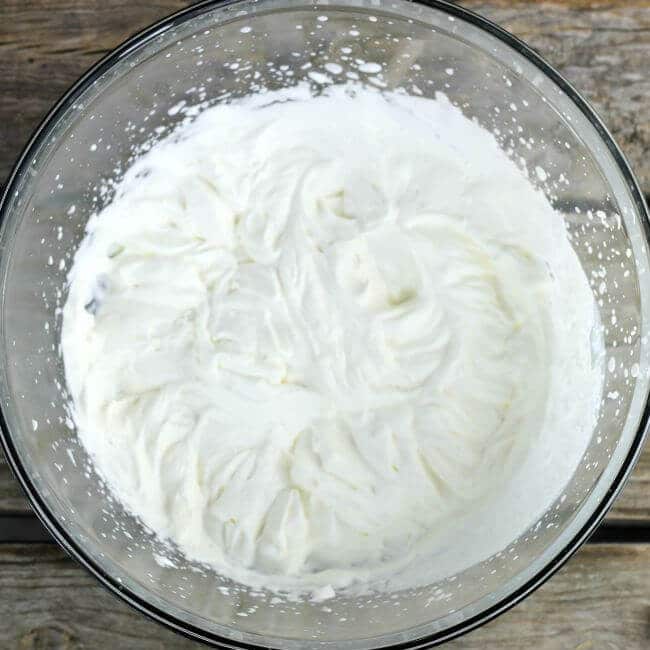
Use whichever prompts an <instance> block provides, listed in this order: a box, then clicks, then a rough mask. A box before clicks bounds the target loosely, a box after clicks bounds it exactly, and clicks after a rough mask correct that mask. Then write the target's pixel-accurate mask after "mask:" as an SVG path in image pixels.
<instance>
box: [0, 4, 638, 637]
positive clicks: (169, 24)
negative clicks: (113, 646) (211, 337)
mask: <svg viewBox="0 0 650 650" xmlns="http://www.w3.org/2000/svg"><path fill="white" fill-rule="evenodd" d="M239 1H240V0H202V1H201V2H198V3H196V4H194V5H191V6H189V7H187V8H185V9H181V10H180V11H177V12H175V13H173V14H171V15H169V16H167V17H166V18H163V19H161V20H159V21H158V22H155V23H153V24H152V25H150V26H149V27H146V28H145V29H143V30H141V31H139V32H137V33H136V34H134V35H133V36H131V37H130V38H128V39H126V40H125V41H124V42H123V43H122V44H120V45H118V46H117V47H116V48H115V49H114V50H112V51H111V52H109V53H108V54H107V55H106V56H104V57H103V58H102V59H100V60H99V61H98V62H97V63H95V64H94V65H93V66H92V67H91V68H89V70H88V71H87V72H86V73H85V74H84V75H82V76H81V77H80V78H79V79H78V80H77V81H76V82H75V83H74V84H73V85H72V86H71V87H70V88H69V89H68V90H67V92H66V93H65V94H64V95H63V96H62V97H61V98H60V99H59V101H58V102H57V103H56V104H55V105H54V106H53V107H52V109H51V110H50V111H49V112H48V113H47V115H46V116H45V117H44V118H43V120H42V121H41V123H40V124H39V125H38V126H37V127H36V129H35V131H34V132H33V134H32V136H31V138H30V139H29V141H28V142H27V144H26V145H25V147H24V149H23V151H22V152H21V154H20V156H19V158H18V160H17V162H16V163H15V165H14V167H13V169H12V171H11V173H10V175H9V178H8V180H7V183H6V185H5V187H4V191H3V193H2V196H0V226H3V225H4V224H5V222H6V220H7V219H8V212H9V203H10V200H9V199H10V197H11V196H12V195H13V193H14V192H15V187H16V186H17V184H18V181H19V179H20V178H21V176H22V174H23V172H24V171H25V169H26V168H27V167H28V166H29V165H30V162H31V160H32V159H33V157H34V154H35V152H36V151H38V149H39V147H40V146H41V144H42V143H43V142H44V141H45V140H46V139H47V137H48V133H49V131H50V127H51V126H53V125H55V124H56V123H57V121H58V120H59V118H60V117H61V115H62V114H63V113H64V112H65V111H66V110H67V109H68V108H69V107H70V106H71V105H72V104H74V102H75V101H76V100H77V98H78V97H79V96H80V95H81V94H82V93H83V92H84V91H85V90H86V89H87V88H88V87H89V86H91V85H92V84H93V83H94V82H95V80H96V79H97V78H99V77H100V76H101V75H102V74H104V73H105V72H107V71H108V70H110V69H111V68H112V67H113V66H114V65H116V64H117V63H118V62H119V61H120V60H121V59H122V58H123V57H125V56H127V55H128V54H129V52H131V51H132V50H133V49H137V48H139V47H140V46H141V45H143V44H145V43H147V42H149V41H151V40H152V39H154V38H155V37H156V36H158V35H160V34H161V33H163V32H164V31H167V30H168V29H173V28H174V27H176V26H178V25H180V24H181V23H184V22H185V21H187V20H190V19H192V18H193V17H195V16H198V15H200V14H202V13H204V12H206V11H210V10H212V9H215V8H218V7H225V6H228V5H235V4H237V3H238V2H239ZM411 1H412V2H414V3H415V4H420V5H424V6H428V7H431V8H433V9H436V10H439V11H442V12H445V13H447V14H448V15H450V16H453V17H455V18H460V19H462V20H464V21H466V22H468V23H470V24H471V25H473V26H475V27H478V28H479V29H482V30H483V31H485V32H487V33H488V34H490V35H492V36H494V37H496V38H497V39H499V40H500V41H501V42H502V43H504V44H505V45H507V46H509V47H511V48H512V49H514V50H515V51H516V52H518V53H519V54H521V55H522V56H524V57H525V58H526V59H527V60H528V61H529V62H530V63H532V64H533V65H535V66H536V67H537V68H538V69H539V70H540V71H541V72H542V73H543V74H544V75H545V76H547V77H548V78H549V79H550V80H551V81H553V82H554V83H555V84H556V85H557V86H558V87H559V88H560V89H561V90H562V91H563V92H564V93H565V95H566V96H567V97H568V98H569V99H570V100H571V101H572V102H573V104H574V105H575V106H576V107H577V108H578V109H579V110H580V112H582V113H583V115H584V116H585V117H586V118H587V119H588V120H589V122H590V123H591V125H592V126H593V127H594V128H595V129H596V131H597V133H598V135H599V136H600V138H601V140H602V143H603V144H604V145H605V146H606V147H607V149H608V151H609V153H610V154H611V156H612V158H613V160H614V161H615V163H616V165H617V166H618V169H619V171H620V172H621V174H622V176H623V178H624V179H625V181H626V184H627V186H628V189H629V190H630V193H631V197H632V199H633V201H634V204H635V207H636V209H637V210H638V213H639V215H640V223H641V226H642V228H643V232H644V235H645V238H646V241H647V242H648V244H649V245H650V216H649V213H648V208H647V206H646V203H645V200H644V197H643V193H642V191H641V189H640V186H639V183H638V181H637V180H636V177H635V176H634V173H633V172H632V169H631V167H630V165H629V163H628V161H627V160H626V158H625V155H624V154H623V152H622V151H621V149H620V148H619V147H618V145H617V144H616V142H615V140H614V138H613V136H612V135H611V133H610V132H609V130H608V129H607V127H606V126H605V124H604V123H603V121H602V120H601V119H600V117H599V116H598V114H597V113H596V112H595V110H594V109H593V108H592V107H591V105H590V104H589V103H588V102H587V101H586V100H585V99H584V98H583V97H582V96H581V95H580V93H579V92H578V91H577V90H576V89H575V88H574V87H573V86H572V85H571V84H570V83H569V82H568V81H567V80H566V79H565V78H564V77H563V76H562V75H561V74H560V73H559V72H558V71H557V70H555V68H554V67H553V66H551V65H550V64H549V63H548V62H547V61H545V60H544V59H543V58H542V57H541V56H540V55H539V54H537V53H536V52H535V51H534V50H533V49H531V48H530V47H529V46H528V45H526V44H525V43H524V42H523V41H521V40H520V39H518V38H517V37H516V36H514V35H512V34H511V33H510V32H507V31H506V30H505V29H503V28H501V27H499V26H498V25H496V24H495V23H493V22H492V21H490V20H488V19H487V18H484V17H483V16H480V15H479V14H476V13H474V12H473V11H471V10H469V9H466V8H464V7H461V6H458V5H456V4H452V3H451V2H449V1H447V0H411ZM314 4H317V2H315V3H314ZM262 5H263V0H262V2H261V3H260V5H258V6H262ZM0 309H4V306H3V305H2V306H0ZM649 428H650V394H649V395H646V399H645V406H644V409H643V412H642V415H641V420H640V423H639V427H638V430H637V432H636V435H635V437H634V439H633V441H632V443H631V445H630V448H629V450H628V453H627V455H626V457H625V460H624V462H623V464H622V466H621V469H620V471H619V472H618V474H617V475H616V477H615V478H614V479H613V480H612V482H611V485H610V486H609V488H608V490H607V492H606V494H605V497H604V498H603V499H602V500H601V502H600V503H599V504H598V507H597V508H596V509H595V511H594V512H593V514H592V515H591V517H590V518H589V519H588V520H587V522H586V523H585V525H584V526H583V527H582V529H581V530H580V531H579V532H578V533H577V534H576V535H575V536H574V537H573V538H572V539H570V540H569V541H568V542H567V543H566V545H565V546H564V547H563V548H562V549H561V550H560V551H559V552H558V553H557V555H556V556H555V557H553V558H552V559H551V560H550V561H549V562H548V563H547V564H546V565H545V566H544V567H542V568H541V569H540V570H539V571H538V572H537V574H535V575H534V576H533V577H532V578H531V579H530V580H529V581H528V582H526V583H525V584H524V585H522V586H521V587H520V588H519V589H516V590H515V591H513V592H511V593H510V594H508V595H506V596H505V597H504V598H502V599H501V600H500V601H499V602H496V603H495V604H494V605H492V606H491V607H489V608H487V609H485V610H484V611H483V612H481V613H479V614H476V615H475V616H472V617H470V618H468V619H466V620H465V621H463V622H462V623H459V624H457V625H455V626H452V627H450V628H447V629H445V630H441V631H439V632H436V633H435V634H432V635H429V636H427V637H423V638H419V639H414V640H412V641H409V642H405V643H398V644H393V645H391V646H386V647H385V648H384V649H383V650H415V649H424V648H431V647H434V646H437V645H439V644H441V643H444V642H446V641H449V640H451V639H454V638H456V637H459V636H461V635H463V634H466V633H467V632H469V631H471V630H474V629H476V628H477V627H480V626H481V625H484V624H485V623H488V622H489V621H491V620H493V619H494V618H496V617H497V616H499V615H500V614H502V613H503V612H505V611H507V610H508V609H510V608H511V607H513V606H514V605H516V604H517V603H519V602H520V601H521V600H523V599H524V598H525V597H526V596H528V595H529V594H531V593H532V592H533V591H535V590H536V589H538V588H539V587H540V586H541V585H543V584H544V583H545V582H546V581H547V580H548V579H549V578H550V577H551V576H552V575H553V574H554V573H555V572H556V571H558V570H559V569H560V568H561V567H562V566H563V565H564V563H565V562H566V561H567V560H568V559H569V558H570V557H571V556H572V555H573V554H574V553H575V552H576V551H577V550H578V549H579V548H580V546H582V544H584V543H585V542H586V541H587V539H588V538H589V537H590V536H591V535H592V533H593V532H594V531H595V530H596V528H598V525H599V524H600V523H601V521H602V520H603V518H604V517H605V515H606V514H607V511H608V510H609V509H610V508H611V506H612V504H613V503H614V501H615V499H616V497H617V496H618V494H619V493H620V491H621V490H622V488H623V486H624V484H625V481H626V480H627V478H628V477H629V475H630V473H631V472H632V470H633V469H634V466H635V464H636V461H637V459H638V457H639V455H640V453H641V451H642V449H643V445H644V442H645V438H646V435H647V434H648V429H649ZM0 444H1V446H2V449H3V451H4V453H5V457H6V459H7V462H8V464H9V466H10V467H11V469H12V471H13V473H14V475H15V476H16V478H17V479H18V481H19V483H20V485H21V487H22V489H23V491H24V492H25V494H26V495H27V498H28V500H29V503H30V506H31V507H32V509H33V511H34V513H35V514H36V515H37V517H38V518H39V519H40V521H41V523H42V524H43V525H44V526H45V528H46V529H47V530H48V532H49V533H50V534H51V535H52V537H53V538H54V539H55V540H56V542H57V543H58V544H59V545H60V546H61V547H62V548H63V549H64V550H65V551H66V552H67V553H68V554H69V555H70V556H72V557H73V558H74V559H75V560H76V561H77V562H79V563H80V564H81V565H82V566H83V567H84V568H85V569H86V570H88V571H89V572H90V573H91V574H92V575H94V576H95V578H97V580H99V582H100V583H101V584H102V585H103V586H104V587H106V588H107V589H108V590H109V591H111V592H112V593H113V594H115V595H116V596H117V597H119V598H120V599H121V600H123V601H124V602H126V603H127V604H129V605H130V606H131V607H133V608H134V609H136V610H137V611H139V612H141V613H142V614H144V615H146V616H147V617H149V618H150V619H152V620H154V621H157V622H159V623H162V624H163V625H165V626H166V627H168V628H170V629H172V630H174V631H175V632H177V633H180V634H182V635H183V636H186V637H188V638H190V639H192V640H194V641H199V642H202V643H206V644H209V645H212V646H215V647H221V648H232V649H237V648H239V649H244V650H260V649H261V648H263V647H269V646H256V645H251V644H249V643H244V642H239V641H235V640H232V639H226V638H224V637H221V636H219V635H217V634H214V633H211V632H208V631H206V630H203V629H201V628H198V627H196V626H194V625H191V624H189V623H186V622H184V621H182V620H180V619H179V618H177V617H175V616H173V615H171V614H170V613H169V612H166V611H164V610H162V609H160V608H157V607H154V606H152V605H151V604H150V603H148V602H147V601H145V600H143V599H142V598H140V597H138V596H137V595H136V594H134V593H132V592H131V591H130V590H129V589H127V588H125V587H124V585H122V584H120V583H119V582H118V581H117V580H115V579H114V578H113V577H112V576H111V575H109V574H108V573H106V571H104V569H103V568H102V567H101V566H100V565H99V564H97V563H96V562H95V561H94V560H93V559H92V558H91V557H90V555H89V554H88V553H87V552H86V551H85V550H84V548H82V546H81V545H79V544H78V543H77V542H75V541H74V539H73V538H72V536H71V535H70V534H69V533H68V532H67V531H66V529H65V526H64V525H62V524H61V522H59V521H57V520H56V518H55V517H54V516H53V514H52V512H50V510H49V508H48V506H47V504H46V503H45V501H44V500H43V498H42V497H41V495H40V494H39V493H38V490H37V489H36V487H35V485H34V484H33V483H32V481H31V480H30V478H29V475H28V472H27V471H26V468H25V466H24V465H23V463H22V461H21V460H20V458H19V455H18V452H17V449H16V447H15V445H14V444H13V442H12V435H11V432H10V431H9V427H8V426H7V422H6V419H5V417H4V412H3V409H2V404H0Z"/></svg>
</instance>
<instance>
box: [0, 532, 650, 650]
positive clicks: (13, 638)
mask: <svg viewBox="0 0 650 650" xmlns="http://www.w3.org/2000/svg"><path fill="white" fill-rule="evenodd" d="M0 594H2V598H0V647H2V648H8V649H9V648H16V649H27V648H57V649H59V648H60V649H63V648H65V649H66V650H73V649H77V648H111V649H112V650H121V649H122V648H124V649H126V648H139V649H140V650H154V649H158V650H159V649H161V648H179V649H183V648H190V647H196V648H198V647H199V646H198V645H196V644H193V643H192V642H190V641H188V640H186V639H183V638H181V637H180V636H176V635H174V634H173V633H172V632H169V631H168V630H166V629H164V628H163V627H162V626H160V625H157V624H155V623H152V622H150V621H148V620H147V619H145V618H144V617H143V616H141V615H140V614H138V613H137V612H135V611H133V610H131V609H130V608H128V607H127V606H126V605H124V604H123V603H122V602H120V601H118V599H117V598H114V597H113V596H112V595H110V594H109V593H108V592H107V591H105V590H104V589H103V588H102V587H100V586H99V585H98V584H97V582H96V581H95V579H94V578H92V577H91V576H90V575H88V574H87V573H86V572H85V571H84V570H83V569H82V568H80V567H78V566H77V565H76V564H75V563H74V562H72V560H70V559H68V558H67V556H65V555H64V553H63V552H62V551H61V550H59V549H58V548H57V547H55V546H51V545H37V544H34V545H24V544H23V545H21V544H6V545H1V546H0ZM648 647H650V545H616V546H614V545H607V544H602V545H591V546H587V547H585V548H584V549H583V550H582V551H580V553H579V554H578V555H577V556H576V557H575V558H574V559H573V560H572V561H571V562H570V563H569V564H568V565H567V566H566V567H565V568H564V569H562V570H561V571H560V572H559V573H558V574H557V575H556V576H555V577H554V578H553V579H552V580H551V581H550V582H548V583H547V584H545V585H544V586H543V587H541V589H539V591H537V592H536V593H535V594H533V595H532V596H531V597H530V598H528V599H526V600H525V601H524V602H523V603H521V604H520V605H518V606H517V607H516V608H515V609H513V610H511V611H509V612H508V613H506V614H504V615H503V616H501V617H500V618H498V619H497V620H496V621H493V622H492V623H489V624H488V625H486V626H484V627H482V628H480V629H478V630H476V631H474V632H472V633H471V634H469V635H467V636H465V637H462V638H461V639H458V640H456V641H454V642H452V643H450V644H449V645H446V646H445V648H450V650H485V649H486V648H499V649H500V650H522V649H523V648H536V649H537V650H565V649H569V648H570V649H573V650H605V649H611V650H614V649H620V650H647V648H648Z"/></svg>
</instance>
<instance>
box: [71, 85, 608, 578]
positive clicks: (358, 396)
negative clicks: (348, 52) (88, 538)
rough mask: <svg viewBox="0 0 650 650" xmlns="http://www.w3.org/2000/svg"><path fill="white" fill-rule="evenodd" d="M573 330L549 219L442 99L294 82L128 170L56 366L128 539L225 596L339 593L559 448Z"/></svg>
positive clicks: (580, 346) (94, 239)
mask: <svg viewBox="0 0 650 650" xmlns="http://www.w3.org/2000/svg"><path fill="white" fill-rule="evenodd" d="M593 313H594V309H593V298H592V295H591V291H590V289H589V286H588V283H587V280H586V278H585V277H584V274H583V272H582V270H581V268H580V264H579V262H578V259H577V257H576V255H575V253H574V251H573V249H572V248H571V245H570V243H569V241H568V239H567V235H566V231H565V227H564V222H563V219H562V217H561V215H559V214H557V213H555V212H554V211H553V210H552V208H551V207H550V205H549V203H548V201H547V199H546V198H545V196H544V195H543V193H542V192H540V191H538V190H536V189H535V188H534V187H533V185H532V184H531V183H530V182H529V180H528V179H527V177H526V175H525V174H524V173H523V172H522V171H521V170H520V169H518V168H517V166H516V165H515V164H514V163H513V162H512V161H511V160H510V159H509V158H508V157H507V155H506V154H505V153H504V152H503V151H502V150H501V149H500V148H499V146H498V144H497V142H496V141H495V139H494V138H493V136H492V135H491V134H490V133H488V132H487V131H485V130H484V129H482V128H481V127H480V126H479V125H478V124H476V123H474V122H472V121H470V120H469V119H467V118H466V117H465V116H464V115H463V114H462V112H461V111H460V110H459V109H457V108H455V107H454V106H452V105H451V104H450V103H449V101H448V100H447V99H446V98H445V97H444V96H443V95H439V96H437V98H436V100H435V101H434V100H430V99H424V98H415V97H409V96H406V95H402V94H393V93H379V92H376V91H372V90H369V89H364V88H361V87H354V86H339V87H332V88H330V89H329V90H328V91H327V92H325V93H324V94H322V95H320V96H318V97H312V96H311V95H310V94H309V91H308V90H307V89H306V88H302V87H298V88H296V89H293V90H285V91H281V92H276V93H266V94H264V95H262V96H258V97H254V98H248V99H245V100H241V101H238V102H233V103H232V104H230V105H221V106H216V107H213V108H210V109H207V110H205V111H204V112H203V113H202V114H201V115H200V116H199V117H198V118H197V119H196V120H195V121H194V122H193V123H192V124H189V125H186V126H184V127H183V128H182V129H180V130H179V131H178V132H177V133H175V134H174V135H173V136H172V137H168V138H166V139H165V140H163V141H162V142H159V143H158V144H156V145H155V146H154V147H153V148H152V149H151V150H150V151H149V152H148V153H146V154H145V155H143V156H142V157H141V158H140V159H139V160H138V161H137V162H136V163H135V164H133V166H132V167H131V168H130V169H129V170H128V172H127V173H126V175H125V177H124V179H123V181H122V182H121V183H120V184H119V186H118V188H117V191H116V193H115V196H114V198H113V200H112V202H111V203H110V204H109V205H107V206H106V207H105V208H104V209H103V210H102V211H101V213H99V214H98V215H96V216H94V217H93V218H92V219H91V220H90V222H89V224H88V232H87V235H86V237H85V239H84V241H83V242H82V244H81V246H80V248H79V251H78V253H77V255H76V258H75V263H74V266H73V268H72V271H71V273H70V289H69V295H68V299H67V303H66V305H65V309H64V318H63V331H62V352H63V357H64V362H65V368H66V377H67V382H68V386H69V389H70V393H71V395H72V399H73V408H74V418H75V421H76V424H77V428H78V432H79V436H80V438H81V440H82V442H83V444H84V445H85V447H86V449H87V450H88V452H89V453H90V455H91V457H92V458H93V460H94V462H95V464H96V466H97V469H98V470H99V472H100V474H101V475H102V476H103V477H104V478H105V479H106V481H107V483H108V486H109V487H110V488H111V490H112V491H113V492H114V494H115V495H116V496H117V497H118V498H119V499H120V500H121V501H122V502H123V503H124V504H125V505H126V507H127V508H128V509H129V510H130V511H132V512H133V513H134V514H136V515H137V516H139V517H140V518H141V519H142V521H143V522H144V523H145V524H146V525H147V526H148V527H149V528H151V529H152V530H153V531H155V532H157V533H158V534H159V535H160V536H161V537H163V538H167V539H170V540H172V541H173V542H174V543H175V544H177V545H178V546H179V547H180V549H182V551H183V552H184V553H185V554H186V555H187V556H188V557H189V558H191V559H193V560H197V561H200V562H205V563H208V564H210V565H212V566H214V567H215V568H216V569H217V570H218V571H220V572H221V573H223V574H225V575H227V576H229V577H233V578H234V579H236V580H240V581H242V582H244V583H247V584H252V585H261V586H267V587H271V588H279V589H283V588H292V589H295V588H297V589H301V588H305V589H306V588H312V587H314V586H317V585H330V584H331V585H333V586H334V587H336V588H339V587H343V586H346V585H350V584H351V583H354V582H355V581H366V582H368V581H373V580H377V579H380V578H383V577H385V576H388V575H390V574H391V573H394V572H397V571H399V570H400V569H401V568H403V567H406V566H407V565H409V564H412V563H413V562H414V561H415V559H416V558H417V557H419V556H421V555H423V554H424V555H426V554H427V553H430V552H432V551H433V550H434V549H435V546H436V540H437V539H438V538H439V537H440V534H441V533H442V532H444V531H448V530H450V527H453V526H452V523H453V522H454V521H457V520H458V519H459V517H461V516H462V517H464V518H466V517H467V515H468V513H472V512H485V511H486V508H487V509H489V504H490V501H491V499H494V498H496V495H498V494H502V493H503V492H504V490H505V491H507V489H508V488H507V486H508V485H509V483H510V482H511V481H512V479H513V476H514V475H515V474H516V472H517V468H520V467H522V466H523V465H525V463H526V459H527V458H528V457H529V451H530V449H531V448H534V447H535V444H536V443H537V441H538V440H540V439H541V438H544V436H546V437H547V438H548V432H549V431H550V432H551V434H554V433H555V432H556V431H557V434H558V435H560V434H564V435H569V436H570V435H572V431H566V430H562V428H561V427H562V426H563V425H564V423H563V422H562V420H561V418H562V414H561V413H559V412H558V409H557V403H558V399H560V396H561V395H562V394H563V391H564V390H566V389H567V387H568V388H569V389H571V386H582V385H583V384H585V383H586V382H588V381H592V384H594V385H595V384H598V382H597V381H595V382H594V381H593V379H594V377H595V375H594V370H593V369H592V367H591V354H590V349H589V345H590V343H589V335H590V332H591V328H592V325H593ZM595 394H596V391H594V395H595ZM581 401H582V403H580V404H578V406H577V409H578V411H577V417H574V420H575V421H577V420H579V419H581V420H583V421H584V422H585V426H584V433H583V434H581V435H582V439H581V440H582V443H581V445H584V443H585V442H586V438H585V434H586V433H588V432H590V430H591V424H592V423H593V419H594V412H595V407H594V404H595V403H597V402H596V399H594V400H591V399H583V400H581ZM554 405H555V406H554ZM559 410H561V409H559ZM574 411H575V409H574ZM575 415H576V414H575V413H574V416H575ZM576 435H578V434H577V432H576ZM579 446H580V445H579ZM578 459H579V455H577V456H575V457H574V458H573V460H572V462H573V463H574V465H573V466H574V467H575V463H577V462H578ZM568 478H569V476H568V475H567V476H565V477H564V481H566V480H568ZM563 486H564V483H562V484H557V485H554V486H551V489H550V490H547V491H546V492H545V493H544V494H535V495H533V497H532V498H533V500H532V502H531V504H530V505H529V506H528V510H529V512H528V514H526V515H525V518H524V519H522V518H521V517H519V519H517V520H516V521H515V520H513V522H512V524H511V526H512V530H509V529H508V530H509V532H506V535H505V538H504V539H506V541H505V542H504V543H507V542H508V541H509V540H511V539H512V538H514V537H515V536H516V535H517V534H519V533H520V532H522V530H523V528H524V527H525V526H526V525H528V524H530V523H532V522H533V521H534V518H535V517H536V516H538V515H539V514H540V513H541V512H543V510H544V508H545V507H547V506H548V504H549V503H550V502H551V501H552V500H553V499H554V498H555V497H557V496H558V495H559V493H560V491H561V490H562V488H563ZM524 491H525V487H524ZM500 516H501V517H504V518H506V519H507V513H506V514H505V515H504V513H501V515H500ZM492 550H493V551H496V550H499V548H498V547H497V548H494V549H492ZM487 552H488V548H487V546H486V545H483V546H482V548H481V549H477V550H476V552H475V553H474V555H472V554H471V553H469V554H468V555H467V557H466V558H465V559H466V561H467V564H468V565H469V564H471V563H472V562H474V561H476V560H477V559H481V557H485V555H486V554H487Z"/></svg>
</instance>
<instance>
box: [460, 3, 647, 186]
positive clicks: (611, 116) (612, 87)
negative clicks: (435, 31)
mask: <svg viewBox="0 0 650 650" xmlns="http://www.w3.org/2000/svg"><path fill="white" fill-rule="evenodd" d="M461 4H463V5H465V6H467V7H468V8H470V9H472V10H474V11H477V12H478V13H481V14H483V15H484V16H486V17H487V18H490V19H491V20H494V21H495V22H497V23H498V24H500V25H501V26H502V27H504V28H505V29H507V30H508V31H510V32H512V33H513V34H515V35H516V36H519V37H520V38H522V39H523V40H524V41H526V42H527V43H528V44H529V45H530V46H532V47H533V48H535V49H536V50H537V51H538V52H539V53H540V54H541V55H542V56H544V57H545V58H546V59H547V60H548V61H549V62H550V63H551V64H552V65H554V66H555V67H556V68H557V69H558V70H559V71H560V72H561V73H562V74H563V75H564V76H565V77H566V78H567V79H568V80H569V81H570V82H571V83H573V85H574V86H575V87H576V88H577V89H578V90H579V91H580V92H581V93H582V94H583V95H584V96H585V97H586V98H587V99H588V100H590V101H591V103H592V104H593V106H594V107H595V108H596V110H597V111H598V112H599V114H600V116H601V117H602V118H603V119H604V121H605V123H606V124H607V126H608V127H609V129H610V130H611V132H612V134H613V135H614V137H615V138H616V140H617V142H618V143H619V145H620V146H621V148H622V149H623V151H624V153H625V154H626V155H627V157H628V159H629V160H630V162H631V164H632V167H633V168H634V170H635V172H636V174H637V176H638V178H639V181H640V182H641V184H642V186H643V188H644V190H645V191H646V192H650V157H649V156H648V153H649V152H650V112H649V111H648V103H649V102H650V74H648V62H649V61H650V5H649V3H648V2H646V1H635V0H631V1H629V2H608V3H604V2H581V1H578V2H576V1H574V0H571V1H568V2H557V3H551V2H505V1H503V0H496V1H495V0H490V1H488V2H481V1H480V0H467V1H465V2H462V3H461Z"/></svg>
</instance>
